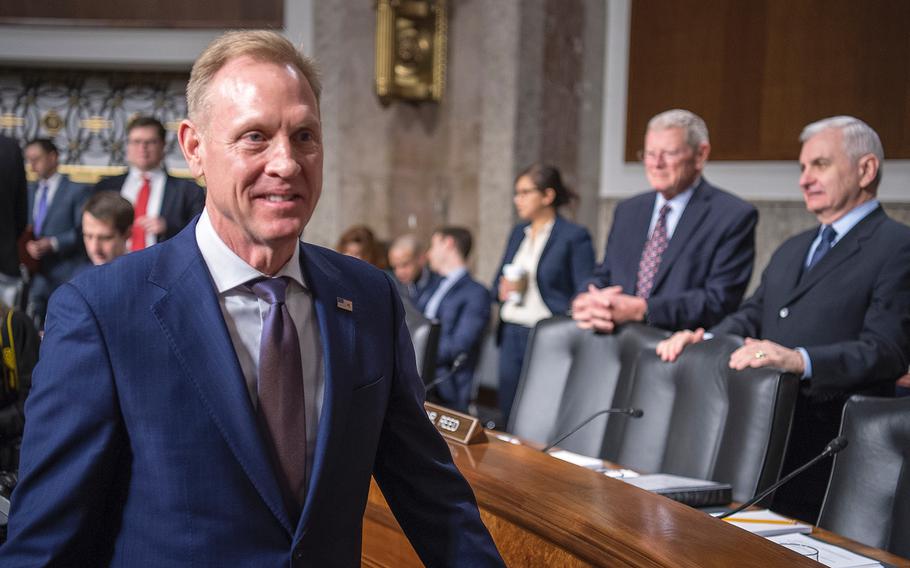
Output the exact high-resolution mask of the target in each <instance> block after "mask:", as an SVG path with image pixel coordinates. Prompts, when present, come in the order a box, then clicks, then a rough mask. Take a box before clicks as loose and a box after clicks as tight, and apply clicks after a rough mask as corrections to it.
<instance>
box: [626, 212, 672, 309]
mask: <svg viewBox="0 0 910 568" xmlns="http://www.w3.org/2000/svg"><path fill="white" fill-rule="evenodd" d="M668 213H670V204H669V203H665V204H664V206H663V207H661V208H660V212H659V213H658V214H657V224H656V225H654V232H653V233H651V238H650V239H648V242H647V243H646V244H645V250H643V251H642V252H641V260H640V261H639V263H638V282H637V284H636V286H635V295H636V296H639V297H641V298H644V299H646V300H647V299H648V297H650V296H651V289H652V288H654V277H655V276H657V269H658V268H660V257H661V256H663V254H664V251H665V250H667V244H668V243H669V239H668V238H667V214H668Z"/></svg>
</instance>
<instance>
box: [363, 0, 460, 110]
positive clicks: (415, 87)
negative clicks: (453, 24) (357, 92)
mask: <svg viewBox="0 0 910 568" xmlns="http://www.w3.org/2000/svg"><path fill="white" fill-rule="evenodd" d="M446 2H447V0H377V1H376V94H377V95H379V100H381V101H382V102H383V103H386V104H387V103H389V102H390V101H391V100H393V99H403V100H410V101H436V102H438V101H439V100H440V99H441V98H442V93H443V91H444V90H445V75H446V41H447V34H448V13H447V9H446Z"/></svg>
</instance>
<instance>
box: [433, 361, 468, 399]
mask: <svg viewBox="0 0 910 568" xmlns="http://www.w3.org/2000/svg"><path fill="white" fill-rule="evenodd" d="M467 361H468V354H467V353H465V352H461V353H459V354H458V355H457V356H455V360H454V361H452V366H451V367H449V369H448V370H447V371H446V372H445V373H443V375H442V376H441V377H437V378H435V379H433V380H432V381H430V382H429V383H428V384H427V385H426V386H425V387H424V391H423V392H424V393H428V392H430V391H431V390H433V389H435V388H436V387H438V386H439V385H440V384H441V383H444V382H446V381H447V380H449V379H450V378H452V375H454V374H455V372H456V371H457V370H458V369H460V368H462V367H464V364H465V363H466V362H467Z"/></svg>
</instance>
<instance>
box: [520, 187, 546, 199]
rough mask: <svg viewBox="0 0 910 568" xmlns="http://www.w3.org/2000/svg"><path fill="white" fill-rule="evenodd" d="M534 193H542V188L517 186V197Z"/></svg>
mask: <svg viewBox="0 0 910 568" xmlns="http://www.w3.org/2000/svg"><path fill="white" fill-rule="evenodd" d="M532 193H540V190H539V189H537V188H536V187H518V188H515V197H524V196H526V195H530V194H532Z"/></svg>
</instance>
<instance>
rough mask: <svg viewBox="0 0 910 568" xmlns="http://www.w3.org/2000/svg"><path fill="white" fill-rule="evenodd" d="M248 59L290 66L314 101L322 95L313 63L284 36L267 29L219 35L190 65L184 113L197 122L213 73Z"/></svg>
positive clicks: (204, 105) (203, 107) (204, 104)
mask: <svg viewBox="0 0 910 568" xmlns="http://www.w3.org/2000/svg"><path fill="white" fill-rule="evenodd" d="M244 56H245V57H251V58H253V59H255V60H258V61H263V62H267V63H277V64H279V65H293V66H294V67H296V68H297V69H298V70H300V72H301V73H302V74H303V76H304V77H305V78H306V80H307V81H308V82H309V84H310V88H311V89H313V94H314V95H316V102H317V103H318V102H319V95H320V94H321V92H322V84H321V82H320V80H319V71H318V69H317V67H316V63H315V62H314V61H313V60H312V59H311V58H309V57H307V56H305V55H303V54H302V53H300V51H299V50H298V49H297V48H296V47H294V44H292V43H291V42H290V41H289V40H288V39H287V38H286V37H284V36H283V35H281V34H280V33H278V32H273V31H269V30H237V31H230V32H226V33H224V34H222V35H221V36H220V37H218V38H217V39H216V40H215V41H213V42H212V43H210V44H209V46H208V47H207V48H205V51H203V52H202V55H200V56H199V58H198V59H197V60H196V63H194V64H193V70H192V71H191V72H190V81H189V83H187V85H186V103H187V114H188V115H189V117H190V119H191V120H193V121H197V120H198V119H199V118H200V115H201V114H202V113H203V112H204V111H205V110H206V106H207V98H208V89H209V85H210V84H211V82H212V79H213V78H214V77H215V74H217V73H218V71H220V70H221V68H222V67H224V66H225V65H227V63H228V62H230V61H232V60H234V59H237V58H238V57H244Z"/></svg>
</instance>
